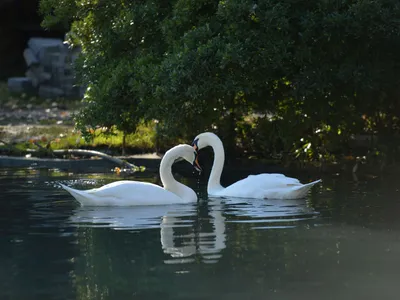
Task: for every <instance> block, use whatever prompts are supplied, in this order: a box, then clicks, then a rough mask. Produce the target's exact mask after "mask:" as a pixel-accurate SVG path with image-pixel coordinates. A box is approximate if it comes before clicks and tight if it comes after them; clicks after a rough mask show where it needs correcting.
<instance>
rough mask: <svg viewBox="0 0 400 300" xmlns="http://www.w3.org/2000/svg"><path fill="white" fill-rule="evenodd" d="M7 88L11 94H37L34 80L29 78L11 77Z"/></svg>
mask: <svg viewBox="0 0 400 300" xmlns="http://www.w3.org/2000/svg"><path fill="white" fill-rule="evenodd" d="M7 87H8V90H9V91H10V92H11V93H15V94H22V93H26V94H32V93H34V92H35V89H34V87H33V84H32V80H31V79H30V78H27V77H10V78H8V80H7Z"/></svg>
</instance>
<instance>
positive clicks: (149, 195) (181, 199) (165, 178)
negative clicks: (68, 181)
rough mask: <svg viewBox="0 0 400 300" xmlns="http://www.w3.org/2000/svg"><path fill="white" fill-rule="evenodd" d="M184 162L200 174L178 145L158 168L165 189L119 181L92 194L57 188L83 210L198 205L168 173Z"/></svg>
mask: <svg viewBox="0 0 400 300" xmlns="http://www.w3.org/2000/svg"><path fill="white" fill-rule="evenodd" d="M180 158H183V159H185V160H187V161H188V162H190V163H192V164H193V165H194V166H195V168H196V169H198V170H201V169H200V166H199V165H198V162H197V152H196V151H195V150H193V148H192V147H190V146H189V145H178V146H175V147H173V148H171V149H170V150H168V151H167V152H166V153H165V155H164V156H163V158H162V160H161V164H160V177H161V182H162V184H163V186H164V188H162V187H160V186H158V185H156V184H152V183H147V182H140V181H128V180H122V181H117V182H113V183H109V184H107V185H105V186H102V187H100V188H96V189H91V190H86V191H82V190H75V189H72V188H70V187H68V186H65V185H63V184H60V185H61V186H62V187H63V188H64V189H65V190H67V191H68V192H69V193H70V194H71V195H72V196H73V197H74V198H75V199H76V200H77V201H78V202H79V203H80V204H81V205H82V206H135V205H164V204H176V203H189V202H195V201H197V195H196V193H195V192H194V191H193V190H192V189H191V188H189V187H187V186H185V185H183V184H182V183H179V182H178V181H176V180H175V179H174V177H173V176H172V173H171V167H172V164H173V163H174V162H175V161H176V160H178V159H180Z"/></svg>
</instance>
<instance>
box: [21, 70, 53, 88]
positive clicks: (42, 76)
mask: <svg viewBox="0 0 400 300" xmlns="http://www.w3.org/2000/svg"><path fill="white" fill-rule="evenodd" d="M25 75H26V77H28V78H31V79H32V83H33V85H34V86H35V83H34V81H35V80H37V82H38V83H44V82H47V81H49V80H50V79H51V73H48V72H45V71H44V68H43V66H37V67H34V66H32V67H30V68H29V69H28V71H26V73H25Z"/></svg>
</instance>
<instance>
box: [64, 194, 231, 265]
mask: <svg viewBox="0 0 400 300" xmlns="http://www.w3.org/2000/svg"><path fill="white" fill-rule="evenodd" d="M207 207H208V213H207V217H201V218H199V217H198V215H197V209H198V204H197V203H195V204H177V205H162V206H137V207H79V208H78V209H77V210H76V211H75V213H74V214H73V215H72V216H71V217H70V223H72V224H73V225H75V226H78V227H106V228H111V229H114V230H142V229H154V228H159V229H160V242H161V247H162V249H163V251H164V253H165V254H168V255H169V256H170V257H171V258H172V259H167V260H165V261H164V262H165V263H167V264H173V263H175V264H176V263H190V262H193V261H194V260H195V256H200V257H201V258H202V260H203V262H205V263H214V262H217V261H218V259H219V258H220V257H221V256H222V255H221V251H222V250H223V249H225V247H226V244H225V240H226V235H225V218H224V217H223V215H222V208H221V202H220V200H215V201H210V202H209V203H208V205H207V206H205V208H206V209H207ZM205 222H207V223H209V224H211V225H212V226H207V224H205ZM200 223H201V224H200ZM210 227H211V228H210ZM207 229H209V230H207Z"/></svg>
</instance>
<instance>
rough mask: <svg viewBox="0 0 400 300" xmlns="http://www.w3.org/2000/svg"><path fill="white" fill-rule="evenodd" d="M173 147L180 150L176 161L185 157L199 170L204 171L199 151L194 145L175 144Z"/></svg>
mask: <svg viewBox="0 0 400 300" xmlns="http://www.w3.org/2000/svg"><path fill="white" fill-rule="evenodd" d="M173 149H177V150H178V152H177V157H176V160H175V161H179V160H180V158H183V159H184V160H186V161H187V162H189V163H191V164H192V165H193V167H194V168H195V169H196V170H197V171H198V172H201V171H202V169H201V167H200V164H199V161H198V154H197V151H196V150H194V149H193V147H190V146H189V145H178V146H175V147H174V148H173ZM171 150H172V149H171Z"/></svg>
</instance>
